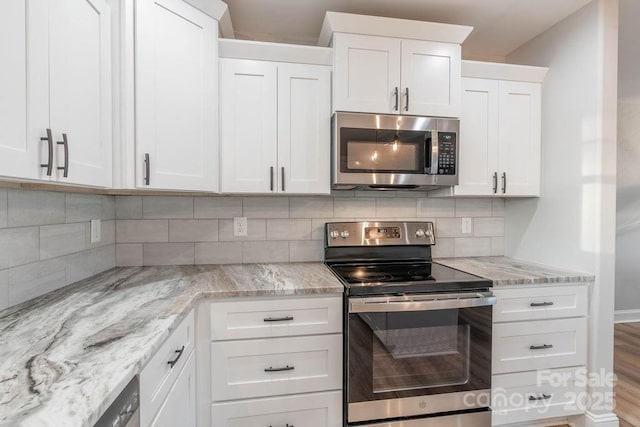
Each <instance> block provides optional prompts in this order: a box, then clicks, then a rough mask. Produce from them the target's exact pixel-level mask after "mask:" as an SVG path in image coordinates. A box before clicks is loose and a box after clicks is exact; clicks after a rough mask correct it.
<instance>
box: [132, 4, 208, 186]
mask: <svg viewBox="0 0 640 427" xmlns="http://www.w3.org/2000/svg"><path fill="white" fill-rule="evenodd" d="M135 16H136V21H135V43H136V51H135V52H136V53H135V63H136V69H135V74H136V79H135V84H136V101H135V102H136V117H135V119H136V142H135V144H136V165H135V166H136V186H137V187H143V188H156V189H171V190H197V191H218V175H219V165H218V96H217V87H218V86H217V85H218V82H217V79H218V66H217V57H218V22H217V21H216V20H215V19H214V18H212V17H210V16H209V15H207V14H205V13H203V12H201V11H199V10H198V9H196V8H194V7H193V6H191V5H189V4H188V3H186V2H184V1H182V0H137V1H136V15H135Z"/></svg>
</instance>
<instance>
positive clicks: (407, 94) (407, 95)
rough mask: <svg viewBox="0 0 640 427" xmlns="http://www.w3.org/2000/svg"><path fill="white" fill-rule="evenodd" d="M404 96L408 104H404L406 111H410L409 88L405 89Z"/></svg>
mask: <svg viewBox="0 0 640 427" xmlns="http://www.w3.org/2000/svg"><path fill="white" fill-rule="evenodd" d="M404 94H405V96H406V102H405V104H404V111H409V88H408V87H407V88H405V89H404Z"/></svg>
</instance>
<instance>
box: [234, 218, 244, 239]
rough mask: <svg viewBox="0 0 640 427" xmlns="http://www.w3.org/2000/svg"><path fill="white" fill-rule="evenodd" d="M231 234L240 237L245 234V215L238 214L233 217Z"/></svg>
mask: <svg viewBox="0 0 640 427" xmlns="http://www.w3.org/2000/svg"><path fill="white" fill-rule="evenodd" d="M233 235H234V236H238V237H242V236H246V235H247V217H246V216H238V217H235V218H233Z"/></svg>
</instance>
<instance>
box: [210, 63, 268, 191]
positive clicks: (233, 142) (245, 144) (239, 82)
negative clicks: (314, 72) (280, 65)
mask: <svg viewBox="0 0 640 427" xmlns="http://www.w3.org/2000/svg"><path fill="white" fill-rule="evenodd" d="M277 96H278V78H277V65H276V64H274V63H270V62H264V61H250V60H235V59H221V60H220V107H221V108H220V119H221V121H220V136H221V150H220V151H221V162H220V171H221V190H222V192H225V193H262V192H270V191H275V190H276V173H277V170H276V168H277V166H278V165H277V161H278V158H277V151H276V147H277V142H278V132H277V118H278V112H277V108H278V106H277V102H276V99H277Z"/></svg>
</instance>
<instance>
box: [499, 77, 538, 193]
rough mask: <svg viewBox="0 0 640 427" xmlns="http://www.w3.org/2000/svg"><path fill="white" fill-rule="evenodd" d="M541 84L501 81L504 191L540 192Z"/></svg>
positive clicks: (502, 181)
mask: <svg viewBox="0 0 640 427" xmlns="http://www.w3.org/2000/svg"><path fill="white" fill-rule="evenodd" d="M541 90H542V88H541V85H540V84H539V83H525V82H522V83H521V82H506V81H502V82H500V118H499V121H498V122H499V127H500V133H499V135H500V137H499V141H500V148H499V159H498V164H499V165H500V172H501V173H502V175H501V188H500V189H499V191H501V192H502V194H507V195H510V196H539V195H540V130H541V126H540V123H541Z"/></svg>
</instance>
